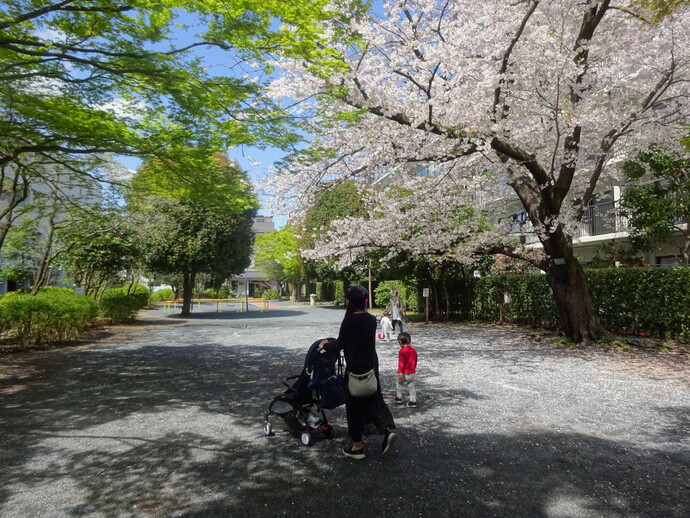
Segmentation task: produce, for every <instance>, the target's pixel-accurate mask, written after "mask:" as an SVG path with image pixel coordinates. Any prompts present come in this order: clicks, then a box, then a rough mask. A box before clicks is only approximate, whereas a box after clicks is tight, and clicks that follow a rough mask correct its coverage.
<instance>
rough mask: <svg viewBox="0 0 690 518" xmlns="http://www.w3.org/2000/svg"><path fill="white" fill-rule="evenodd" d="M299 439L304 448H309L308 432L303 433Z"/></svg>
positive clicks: (309, 438)
mask: <svg viewBox="0 0 690 518" xmlns="http://www.w3.org/2000/svg"><path fill="white" fill-rule="evenodd" d="M300 439H302V444H304V445H305V446H311V435H310V434H309V433H308V432H303V433H302V436H301V437H300Z"/></svg>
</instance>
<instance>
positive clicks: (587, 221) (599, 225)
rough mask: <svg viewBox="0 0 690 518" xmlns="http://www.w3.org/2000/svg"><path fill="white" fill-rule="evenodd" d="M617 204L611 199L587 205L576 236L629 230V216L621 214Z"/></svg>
mask: <svg viewBox="0 0 690 518" xmlns="http://www.w3.org/2000/svg"><path fill="white" fill-rule="evenodd" d="M617 205H618V204H617V202H615V201H610V202H606V203H598V204H596V205H590V206H589V207H587V209H585V212H584V214H583V215H582V220H581V221H580V223H579V225H578V226H579V233H578V234H577V236H576V237H585V236H601V235H603V234H614V233H617V232H627V231H628V230H629V226H628V218H626V217H625V216H623V215H621V211H620V209H619V207H618V206H617Z"/></svg>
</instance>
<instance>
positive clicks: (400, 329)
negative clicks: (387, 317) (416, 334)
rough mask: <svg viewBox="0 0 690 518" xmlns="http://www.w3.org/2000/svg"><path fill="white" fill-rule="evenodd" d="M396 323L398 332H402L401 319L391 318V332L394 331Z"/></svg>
mask: <svg viewBox="0 0 690 518" xmlns="http://www.w3.org/2000/svg"><path fill="white" fill-rule="evenodd" d="M396 325H397V327H398V328H399V330H398V333H402V332H403V323H402V320H393V333H395V327H396ZM394 338H397V336H395V337H394Z"/></svg>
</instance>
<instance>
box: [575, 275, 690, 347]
mask: <svg viewBox="0 0 690 518" xmlns="http://www.w3.org/2000/svg"><path fill="white" fill-rule="evenodd" d="M587 282H588V284H589V287H590V288H589V289H590V292H591V293H592V298H593V300H594V303H595V306H596V307H598V308H599V313H600V314H599V317H600V318H601V321H602V322H603V324H604V326H605V327H606V328H607V329H608V330H609V331H616V332H624V333H633V334H638V333H644V334H645V335H655V336H659V337H666V336H670V337H673V338H683V339H690V289H689V288H690V268H684V267H679V268H616V269H610V270H590V271H588V272H587Z"/></svg>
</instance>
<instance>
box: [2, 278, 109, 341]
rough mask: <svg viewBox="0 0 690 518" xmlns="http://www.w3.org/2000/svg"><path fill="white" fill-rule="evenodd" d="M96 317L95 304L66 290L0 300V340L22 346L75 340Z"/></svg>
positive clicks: (96, 307)
mask: <svg viewBox="0 0 690 518" xmlns="http://www.w3.org/2000/svg"><path fill="white" fill-rule="evenodd" d="M97 316H98V303H97V302H96V301H95V300H93V299H92V298H89V297H85V296H82V295H77V294H75V293H74V292H73V291H72V290H70V289H67V288H41V289H40V290H39V291H38V293H37V294H36V295H33V296H32V295H25V294H21V293H16V292H13V293H8V294H7V295H3V296H0V336H3V337H5V338H8V339H10V340H11V341H16V342H17V343H19V344H21V345H37V344H45V343H51V342H64V341H68V340H74V339H76V338H78V337H79V336H81V334H82V333H83V331H84V329H85V326H86V324H87V323H88V322H90V321H91V320H93V319H94V318H96V317H97Z"/></svg>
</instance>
